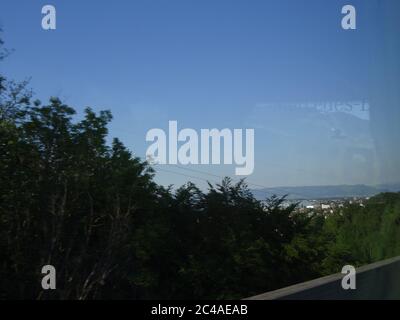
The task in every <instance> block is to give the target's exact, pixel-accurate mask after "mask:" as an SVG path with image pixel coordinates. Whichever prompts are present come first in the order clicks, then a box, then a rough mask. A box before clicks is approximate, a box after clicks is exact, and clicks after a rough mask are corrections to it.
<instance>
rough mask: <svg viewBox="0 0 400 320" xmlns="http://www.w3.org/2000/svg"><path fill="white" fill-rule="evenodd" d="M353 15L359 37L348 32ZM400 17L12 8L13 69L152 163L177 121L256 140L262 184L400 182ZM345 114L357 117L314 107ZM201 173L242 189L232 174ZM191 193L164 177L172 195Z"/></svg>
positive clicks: (83, 4)
mask: <svg viewBox="0 0 400 320" xmlns="http://www.w3.org/2000/svg"><path fill="white" fill-rule="evenodd" d="M348 3H351V4H352V5H354V6H355V7H356V9H357V30H349V31H345V30H343V29H342V28H341V24H340V23H341V18H342V14H341V8H342V6H343V5H345V4H348ZM45 4H52V5H54V6H55V7H56V10H57V29H56V30H54V31H44V30H42V28H41V18H42V15H41V8H42V6H43V5H45ZM398 11H400V5H399V2H398V1H397V2H396V0H382V1H377V0H371V1H359V0H350V1H349V0H348V1H340V0H337V1H336V0H332V1H324V0H279V1H278V0H274V1H267V0H263V1H255V0H253V1H245V0H234V1H232V0H231V1H228V0H218V1H216V0H214V1H211V0H202V1H200V0H196V1H195V0H190V1H188V0H169V1H161V0H146V1H144V0H141V1H139V0H133V1H122V0H120V1H76V0H69V1H65V0H63V1H60V0H59V1H50V2H44V1H34V0H29V1H28V0H25V1H23V0H12V1H11V0H2V3H1V6H0V23H1V26H2V28H3V29H4V33H3V38H4V40H5V42H6V46H7V47H8V48H12V49H15V52H14V53H13V54H12V55H11V56H10V57H8V58H7V60H6V61H5V62H3V63H2V65H1V69H2V72H4V73H5V74H6V75H8V76H9V77H11V78H13V79H16V80H22V79H25V78H27V77H31V86H32V88H33V89H34V91H35V93H36V95H37V97H39V98H40V99H41V100H42V101H45V100H47V98H48V97H49V96H59V97H60V98H62V99H63V100H65V101H66V102H67V103H68V104H70V105H71V106H73V107H75V108H76V109H77V110H78V112H82V110H83V108H84V107H86V106H91V107H93V108H94V109H95V110H102V109H110V110H111V111H112V113H113V115H114V120H113V122H112V124H111V125H110V136H117V137H119V138H120V139H121V140H122V141H123V142H124V143H125V144H126V145H127V146H128V147H129V148H130V149H131V150H132V151H133V152H134V153H135V155H137V156H140V157H142V158H143V157H144V155H145V151H146V148H147V146H148V145H149V144H148V143H147V142H146V141H145V135H146V132H147V131H148V130H149V129H151V128H164V129H166V128H167V126H168V121H169V120H177V121H178V127H179V128H180V129H182V128H186V127H189V128H194V129H200V128H214V127H215V128H220V129H222V128H226V127H227V128H232V129H233V128H255V139H256V149H255V153H256V155H255V171H254V173H253V174H252V175H251V176H250V177H248V181H249V182H252V183H254V184H258V185H263V186H294V185H326V184H356V183H365V184H377V183H388V182H398V181H400V170H399V168H398V166H397V163H399V162H400V161H398V160H400V157H399V154H398V151H397V149H398V148H396V141H397V140H398V138H399V137H400V135H399V129H398V126H397V124H396V121H395V120H397V121H398V119H400V118H399V116H400V115H399V111H398V110H399V109H398V108H397V107H398V104H399V101H400V99H399V96H398V95H397V94H396V92H397V91H399V92H400V90H398V89H399V88H398V86H397V84H399V83H400V81H399V80H400V78H399V74H400V73H399V70H400V69H399V62H398V59H396V58H395V57H396V53H398V54H397V56H400V46H399V41H398V40H397V38H398V34H399V31H400V28H399V22H398V21H400V19H398V18H399V15H398V14H397V12H398ZM396 14H397V15H396ZM371 94H372V96H371ZM371 101H373V103H372V102H371ZM337 102H340V103H351V104H352V111H351V112H341V111H337V110H336V109H333V111H332V110H331V111H328V112H327V111H326V110H325V111H323V110H322V111H321V107H317V108H316V107H315V103H319V106H321V105H324V104H325V105H329V104H330V103H337ZM307 103H308V107H304V106H305V105H304V104H307ZM359 103H365V104H366V105H368V104H369V103H371V110H370V111H367V110H366V109H368V108H365V110H364V109H363V111H360V110H359V107H357V106H358V105H359ZM310 105H311V107H310ZM313 106H314V107H313ZM360 112H361V114H360ZM164 167H165V166H164ZM190 168H191V169H195V170H200V171H204V172H208V173H211V174H215V175H218V176H224V175H229V176H234V168H233V167H232V166H227V165H226V166H224V165H222V166H204V165H202V166H195V167H190ZM165 169H168V170H170V171H176V172H181V173H185V174H187V175H192V176H198V177H201V178H202V179H207V178H209V179H210V180H215V178H211V176H205V175H203V174H200V173H195V172H193V171H192V172H190V171H182V169H179V168H174V167H173V166H170V168H168V167H165ZM188 179H189V178H188V177H185V176H182V175H179V174H172V173H170V172H159V173H158V174H157V181H159V182H160V183H163V184H177V185H180V184H182V183H184V182H185V181H186V180H188ZM193 181H194V182H196V183H198V184H199V185H200V186H202V185H204V181H203V180H201V179H193Z"/></svg>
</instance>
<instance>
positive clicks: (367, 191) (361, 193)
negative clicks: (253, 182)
mask: <svg viewBox="0 0 400 320" xmlns="http://www.w3.org/2000/svg"><path fill="white" fill-rule="evenodd" d="M252 192H253V194H254V196H255V197H256V198H257V199H259V200H265V198H267V197H271V196H272V195H277V196H283V195H286V194H287V195H288V196H287V199H290V200H313V199H315V200H317V199H334V198H349V197H371V196H374V195H376V194H378V193H382V192H400V183H396V184H382V185H377V186H367V185H362V184H360V185H337V186H305V187H276V188H264V189H253V190H252Z"/></svg>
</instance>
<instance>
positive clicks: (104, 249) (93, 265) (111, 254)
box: [0, 51, 400, 299]
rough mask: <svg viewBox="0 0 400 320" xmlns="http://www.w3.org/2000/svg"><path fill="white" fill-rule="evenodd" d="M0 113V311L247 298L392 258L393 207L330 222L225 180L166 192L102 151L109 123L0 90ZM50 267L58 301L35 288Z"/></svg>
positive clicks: (390, 199)
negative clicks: (93, 302) (51, 303)
mask: <svg viewBox="0 0 400 320" xmlns="http://www.w3.org/2000/svg"><path fill="white" fill-rule="evenodd" d="M3 52H4V51H3ZM4 56H5V54H0V60H2V59H3V57H4ZM0 99H1V100H0V298H2V299H4V298H24V299H95V298H97V299H105V298H114V299H115V298H124V299H149V298H162V299H166V298H169V299H172V298H202V299H203V298H204V299H205V298H212V299H215V298H216V299H229V298H243V297H246V296H250V295H253V294H257V293H261V292H265V291H268V290H272V289H276V288H279V287H282V286H285V285H289V284H293V283H295V282H300V281H304V280H308V279H311V278H314V277H318V276H320V275H324V274H328V273H335V272H339V271H340V269H341V267H342V266H343V265H344V264H347V263H354V264H356V265H360V264H364V263H369V262H372V261H376V260H380V259H383V258H386V257H391V256H394V255H396V254H399V253H400V232H399V230H400V195H399V194H382V195H379V196H376V197H374V198H372V199H370V200H369V202H368V203H367V204H366V206H365V207H360V206H355V205H348V206H346V207H345V208H343V209H341V210H339V211H338V212H335V213H334V214H332V215H331V216H329V217H328V218H327V219H325V218H324V217H322V216H319V215H315V216H305V215H302V214H299V213H295V207H296V206H295V205H293V206H289V207H286V206H283V205H282V204H283V201H284V199H281V198H277V197H272V198H270V199H266V201H259V200H256V199H255V198H254V196H253V195H252V193H251V192H250V190H249V188H248V187H247V185H246V183H245V181H241V182H239V183H233V182H232V181H231V180H230V179H229V178H226V179H224V180H223V181H222V182H221V183H220V184H218V185H210V186H209V189H208V191H206V192H204V191H201V190H199V189H198V188H197V187H196V186H195V185H194V184H192V183H188V184H186V185H184V186H182V187H180V188H179V189H176V190H175V191H174V190H172V189H171V188H164V187H162V186H159V185H157V184H156V183H155V182H154V181H153V176H154V170H153V169H152V168H151V167H150V166H149V164H148V163H146V162H144V161H142V160H140V159H139V158H137V157H135V156H134V155H133V154H132V153H131V152H130V151H129V150H127V149H126V148H125V147H124V145H123V144H122V143H121V141H119V140H118V139H114V140H113V142H112V144H111V145H107V143H106V136H107V134H108V131H107V125H108V123H109V122H110V121H111V119H112V116H111V113H110V112H109V111H102V112H100V113H95V112H94V111H93V110H92V109H91V108H86V110H85V114H84V118H83V120H81V121H76V120H75V118H74V115H75V110H74V109H73V108H72V107H70V106H68V105H66V104H64V103H63V102H62V101H60V100H59V99H57V98H51V99H50V100H49V102H48V103H45V104H42V103H41V102H40V101H34V100H33V98H32V94H31V92H30V91H29V90H27V83H26V82H22V83H15V82H12V81H9V80H7V79H6V78H5V77H3V76H0ZM46 264H51V265H54V266H55V268H56V270H57V290H50V291H43V290H42V288H41V277H42V275H41V268H42V266H43V265H46Z"/></svg>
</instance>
